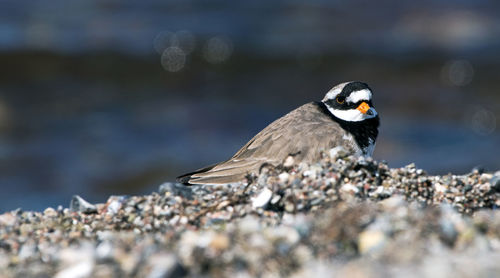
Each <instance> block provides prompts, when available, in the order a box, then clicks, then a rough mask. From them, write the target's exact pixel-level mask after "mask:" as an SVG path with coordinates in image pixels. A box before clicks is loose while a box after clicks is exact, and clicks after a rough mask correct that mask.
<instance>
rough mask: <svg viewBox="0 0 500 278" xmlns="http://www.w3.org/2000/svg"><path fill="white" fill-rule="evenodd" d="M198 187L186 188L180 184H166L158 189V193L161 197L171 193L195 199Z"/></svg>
mask: <svg viewBox="0 0 500 278" xmlns="http://www.w3.org/2000/svg"><path fill="white" fill-rule="evenodd" d="M194 188H196V186H185V185H183V184H180V183H173V182H166V183H163V184H162V185H160V186H159V187H158V192H159V193H160V194H161V195H165V193H167V192H170V193H171V194H172V195H174V196H182V197H184V198H187V199H192V198H193V190H194Z"/></svg>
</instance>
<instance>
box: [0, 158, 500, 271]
mask: <svg viewBox="0 0 500 278" xmlns="http://www.w3.org/2000/svg"><path fill="white" fill-rule="evenodd" d="M248 180H249V182H248V183H245V184H232V185H224V186H192V187H186V186H183V185H180V184H175V183H165V184H162V185H161V186H160V187H159V190H158V192H153V193H151V194H150V195H145V196H111V197H109V199H108V200H107V202H106V203H104V204H90V203H88V202H87V201H85V200H84V199H83V198H81V197H79V196H74V197H73V198H72V200H71V202H70V206H69V208H63V207H58V208H57V209H54V208H47V209H45V210H44V211H43V212H32V211H22V210H20V209H18V210H15V211H11V212H6V213H4V214H1V215H0V277H33V276H36V277H183V276H186V277H193V276H196V277H200V276H216V277H233V276H235V275H238V276H239V277H255V276H257V277H271V276H272V277H280V276H286V277H304V276H308V275H316V276H329V277H330V276H333V277H352V276H357V277H387V276H396V277H398V276H405V277H436V276H438V277H455V276H457V275H458V276H461V277H464V276H466V277H467V276H474V277H477V276H495V274H496V273H499V271H500V264H498V263H497V262H498V261H500V212H499V211H498V210H496V208H497V207H498V206H499V205H500V199H499V198H498V197H499V194H500V193H499V192H500V190H499V188H500V171H499V172H496V173H487V172H484V171H479V170H477V169H475V170H473V171H471V173H469V174H466V175H452V174H449V175H445V176H429V175H427V174H426V173H425V171H423V170H421V169H418V168H416V167H415V165H413V164H411V165H408V166H406V167H404V168H397V169H391V168H389V167H388V166H387V164H385V163H383V162H376V161H373V160H371V159H358V158H355V157H352V156H346V155H345V152H343V151H341V150H333V151H331V152H329V154H328V155H324V156H323V159H322V160H321V161H318V163H316V164H314V165H306V164H303V163H299V164H297V163H295V161H294V160H293V157H289V158H287V159H286V160H285V161H284V164H283V165H281V166H279V167H265V168H263V169H261V173H260V175H258V176H249V177H248Z"/></svg>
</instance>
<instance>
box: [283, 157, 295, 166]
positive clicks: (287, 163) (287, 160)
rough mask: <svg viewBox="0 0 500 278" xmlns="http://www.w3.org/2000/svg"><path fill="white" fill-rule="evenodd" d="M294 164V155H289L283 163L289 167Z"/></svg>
mask: <svg viewBox="0 0 500 278" xmlns="http://www.w3.org/2000/svg"><path fill="white" fill-rule="evenodd" d="M293 164H295V159H294V158H293V156H291V155H289V156H287V158H286V159H285V162H284V163H283V167H286V168H289V167H292V166H293Z"/></svg>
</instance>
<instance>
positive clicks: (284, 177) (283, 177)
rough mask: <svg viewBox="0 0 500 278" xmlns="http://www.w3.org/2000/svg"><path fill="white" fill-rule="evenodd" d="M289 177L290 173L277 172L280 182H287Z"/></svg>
mask: <svg viewBox="0 0 500 278" xmlns="http://www.w3.org/2000/svg"><path fill="white" fill-rule="evenodd" d="M289 177H290V174H288V173H287V172H283V173H281V174H279V176H278V178H279V179H280V181H281V182H282V183H287V182H288V178H289Z"/></svg>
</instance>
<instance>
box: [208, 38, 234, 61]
mask: <svg viewBox="0 0 500 278" xmlns="http://www.w3.org/2000/svg"><path fill="white" fill-rule="evenodd" d="M232 53H233V44H232V42H231V40H229V39H228V38H226V37H213V38H211V39H209V40H208V41H207V43H206V44H205V46H204V48H203V57H205V59H206V60H207V61H208V62H209V63H212V64H219V63H223V62H225V61H226V60H227V59H229V57H230V56H231V54H232Z"/></svg>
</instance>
